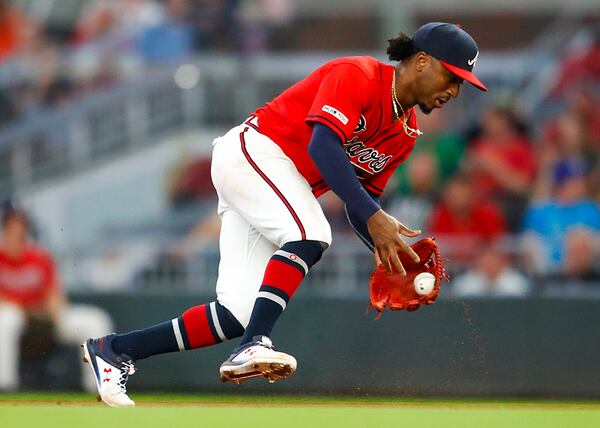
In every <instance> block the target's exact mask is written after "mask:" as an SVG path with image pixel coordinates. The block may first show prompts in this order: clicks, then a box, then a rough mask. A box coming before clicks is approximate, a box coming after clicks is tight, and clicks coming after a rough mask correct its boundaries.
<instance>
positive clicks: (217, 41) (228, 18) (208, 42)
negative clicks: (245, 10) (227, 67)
mask: <svg viewBox="0 0 600 428" xmlns="http://www.w3.org/2000/svg"><path fill="white" fill-rule="evenodd" d="M239 3H240V0H192V1H191V10H190V17H189V23H190V25H191V26H192V27H193V29H194V48H195V49H197V50H202V51H205V50H209V49H213V48H215V47H223V46H225V47H228V48H229V49H238V48H239V46H238V44H239V40H237V39H238V37H237V35H238V32H239V27H240V26H239V23H238V22H237V17H236V12H237V10H238V6H239Z"/></svg>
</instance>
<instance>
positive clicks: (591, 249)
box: [561, 229, 600, 283]
mask: <svg viewBox="0 0 600 428" xmlns="http://www.w3.org/2000/svg"><path fill="white" fill-rule="evenodd" d="M563 251H564V259H565V260H564V263H563V266H562V269H561V271H562V272H561V277H563V278H564V279H567V280H570V281H582V282H587V281H589V282H595V283H598V281H600V265H599V264H598V258H599V257H600V234H599V233H597V232H592V231H590V230H586V229H573V230H571V231H570V232H569V233H568V234H567V236H566V238H565V246H564V250H563Z"/></svg>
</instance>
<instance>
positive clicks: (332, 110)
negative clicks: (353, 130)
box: [321, 104, 348, 125]
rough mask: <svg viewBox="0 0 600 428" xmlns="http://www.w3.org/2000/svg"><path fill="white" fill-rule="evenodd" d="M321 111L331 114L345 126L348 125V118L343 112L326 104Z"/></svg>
mask: <svg viewBox="0 0 600 428" xmlns="http://www.w3.org/2000/svg"><path fill="white" fill-rule="evenodd" d="M321 110H323V111H324V112H325V113H329V114H330V115H332V116H333V117H335V118H336V119H337V120H339V121H340V122H342V123H343V124H344V125H346V124H347V123H348V118H347V117H346V116H345V115H344V113H342V112H341V111H339V110H338V109H336V108H333V107H331V106H328V105H327V104H325V105H324V106H323V108H322V109H321Z"/></svg>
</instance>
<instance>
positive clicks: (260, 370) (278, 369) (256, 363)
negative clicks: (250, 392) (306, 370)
mask: <svg viewBox="0 0 600 428" xmlns="http://www.w3.org/2000/svg"><path fill="white" fill-rule="evenodd" d="M296 367H297V362H296V359H295V358H294V357H292V356H291V355H288V354H285V353H283V352H278V351H275V350H274V349H273V343H272V342H271V339H269V338H268V337H266V336H254V337H253V338H252V342H250V343H247V344H245V345H244V346H242V347H240V348H237V349H236V350H235V351H233V354H231V356H230V357H229V358H228V359H227V361H225V362H224V363H223V364H221V368H220V370H219V372H220V373H221V381H223V382H227V381H230V382H233V383H237V384H239V383H241V382H243V381H245V380H247V379H251V378H253V377H264V378H266V379H267V380H268V381H269V382H271V383H273V382H275V381H277V380H282V379H286V378H288V377H289V376H291V375H292V374H293V373H294V372H295V371H296Z"/></svg>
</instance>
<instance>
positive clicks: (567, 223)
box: [523, 159, 600, 274]
mask: <svg viewBox="0 0 600 428" xmlns="http://www.w3.org/2000/svg"><path fill="white" fill-rule="evenodd" d="M586 178H587V177H586V172H585V165H584V164H583V163H582V162H580V161H577V160H571V159H567V160H558V161H555V162H547V161H546V162H545V164H544V165H543V166H542V168H541V169H540V174H539V176H538V180H537V181H538V182H537V183H536V194H535V195H534V199H533V201H532V203H531V206H530V207H529V209H528V210H527V212H526V214H525V217H524V222H523V231H524V240H523V242H524V246H525V251H526V253H527V254H528V258H527V259H528V263H529V268H530V269H531V270H532V271H534V272H536V273H541V274H547V273H550V272H552V273H557V272H559V271H560V270H561V268H562V266H563V265H564V262H565V258H564V248H565V242H566V241H565V239H566V236H567V234H568V233H569V232H570V231H571V230H573V229H577V228H583V229H586V230H588V231H589V233H592V234H593V233H598V232H600V207H599V206H598V203H597V202H596V201H594V200H593V199H591V198H590V195H589V190H588V183H587V181H586Z"/></svg>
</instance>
